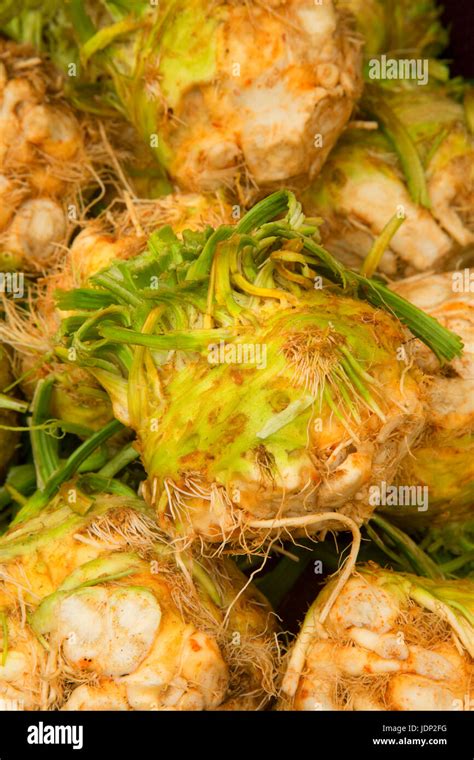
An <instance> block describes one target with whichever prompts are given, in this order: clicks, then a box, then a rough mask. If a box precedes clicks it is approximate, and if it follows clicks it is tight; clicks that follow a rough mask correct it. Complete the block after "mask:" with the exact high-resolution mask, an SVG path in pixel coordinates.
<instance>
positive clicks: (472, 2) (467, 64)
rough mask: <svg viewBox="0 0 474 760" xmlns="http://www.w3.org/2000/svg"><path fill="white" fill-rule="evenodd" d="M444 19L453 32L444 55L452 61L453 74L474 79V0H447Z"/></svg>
mask: <svg viewBox="0 0 474 760" xmlns="http://www.w3.org/2000/svg"><path fill="white" fill-rule="evenodd" d="M442 20H443V23H444V24H445V25H446V26H449V27H450V32H451V33H450V37H451V43H450V45H449V47H448V49H447V50H446V52H445V53H444V54H443V56H442V57H443V58H445V59H448V60H450V61H452V65H451V74H452V75H453V76H458V75H462V76H464V77H467V78H472V79H474V41H473V34H474V0H446V3H445V8H444V12H443V16H442Z"/></svg>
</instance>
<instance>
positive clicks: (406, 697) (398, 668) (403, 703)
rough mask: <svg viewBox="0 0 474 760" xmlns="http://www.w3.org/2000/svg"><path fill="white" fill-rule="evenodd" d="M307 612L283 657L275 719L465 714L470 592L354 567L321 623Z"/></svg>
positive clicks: (321, 601) (472, 618) (466, 583)
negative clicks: (335, 713)
mask: <svg viewBox="0 0 474 760" xmlns="http://www.w3.org/2000/svg"><path fill="white" fill-rule="evenodd" d="M334 585H335V581H330V582H329V583H328V584H327V585H326V586H325V587H324V589H323V590H322V591H321V593H320V594H319V596H318V597H317V599H316V601H315V602H314V603H313V604H312V605H311V607H310V609H309V610H308V612H307V614H306V617H305V619H304V622H303V624H302V627H301V630H300V633H299V635H298V637H297V639H296V641H295V643H294V645H293V647H292V649H291V650H290V652H289V655H288V661H287V666H286V672H285V675H284V678H283V682H282V688H281V697H280V702H279V709H284V710H403V711H407V710H469V709H471V705H472V699H473V697H474V694H473V691H472V684H471V680H472V664H473V657H474V614H473V613H474V604H473V600H474V583H473V581H472V580H467V579H466V580H455V581H445V580H439V579H438V580H432V579H430V578H421V577H417V576H415V575H409V574H403V573H396V572H393V571H391V570H383V569H382V568H380V567H378V566H377V565H375V564H373V563H370V564H369V565H366V566H359V567H358V568H357V571H356V573H355V574H354V575H353V576H352V578H351V579H350V580H349V581H348V582H347V584H346V585H345V586H344V588H343V590H342V591H341V592H340V594H339V595H338V597H337V599H336V601H335V602H334V604H333V606H332V608H331V610H330V612H329V614H326V615H325V614H324V607H325V604H326V601H327V599H328V597H329V596H330V595H331V594H332V592H333V588H334Z"/></svg>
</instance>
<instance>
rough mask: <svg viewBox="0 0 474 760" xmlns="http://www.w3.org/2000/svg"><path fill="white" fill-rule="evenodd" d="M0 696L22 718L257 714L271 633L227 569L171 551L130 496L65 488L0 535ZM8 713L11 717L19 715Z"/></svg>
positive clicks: (269, 620)
mask: <svg viewBox="0 0 474 760" xmlns="http://www.w3.org/2000/svg"><path fill="white" fill-rule="evenodd" d="M0 562H1V564H2V579H1V582H0V596H1V605H2V620H3V635H2V634H1V633H0V635H1V638H2V644H3V647H2V648H3V659H2V661H1V664H0V698H3V699H5V700H15V701H16V703H18V704H20V705H21V706H22V707H24V708H26V709H63V710H188V709H189V710H216V709H246V710H255V709H259V708H260V707H263V706H264V705H265V703H266V702H267V700H268V698H269V695H270V694H271V693H272V691H273V678H274V674H275V666H276V663H277V649H276V646H275V640H274V630H275V625H274V622H273V615H272V613H271V611H270V608H269V607H268V605H267V604H266V602H265V600H264V598H263V597H262V596H261V595H260V594H259V593H258V592H257V591H256V590H255V589H254V588H252V587H251V586H247V587H246V588H244V586H245V585H246V583H245V582H246V579H245V578H244V576H242V575H241V574H240V573H239V571H238V570H237V569H236V567H235V566H234V565H233V563H232V562H231V561H229V560H225V559H224V560H215V561H212V560H207V559H204V558H199V559H198V558H195V557H193V556H191V555H189V554H184V553H182V554H179V555H177V554H176V553H175V552H174V551H173V549H172V547H169V546H167V544H166V542H165V540H164V537H163V535H162V534H161V533H160V532H159V530H158V529H157V526H156V521H155V520H154V517H153V514H152V513H151V512H150V511H149V509H147V508H146V506H145V505H144V503H143V502H142V501H141V500H139V499H137V498H133V497H122V496H112V495H106V494H102V495H96V496H95V497H94V496H93V497H92V498H90V499H89V500H88V501H84V500H81V498H80V495H79V493H78V491H77V489H76V487H75V484H74V483H70V484H67V485H66V486H65V488H64V490H63V491H62V492H61V493H60V494H59V495H57V496H56V497H55V498H54V499H53V500H52V501H51V502H50V504H49V505H48V506H47V507H46V508H45V509H44V510H43V512H42V513H41V515H40V516H39V517H36V518H32V519H31V520H29V521H26V522H23V523H22V524H21V525H20V526H18V527H15V528H11V529H10V530H9V531H8V532H7V533H6V534H5V535H4V536H3V537H2V538H1V539H0ZM20 709H21V708H20Z"/></svg>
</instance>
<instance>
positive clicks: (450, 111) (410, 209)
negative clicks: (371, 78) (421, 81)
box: [303, 80, 474, 276]
mask: <svg viewBox="0 0 474 760" xmlns="http://www.w3.org/2000/svg"><path fill="white" fill-rule="evenodd" d="M390 84H391V86H390V87H388V86H381V85H380V83H379V85H378V86H377V87H375V86H374V85H373V84H372V85H371V86H370V87H368V88H367V90H366V94H365V97H364V100H363V101H362V104H361V108H362V112H363V114H364V115H365V117H366V118H368V119H370V121H366V123H365V125H364V124H363V123H362V124H361V123H360V122H359V123H357V122H356V123H355V124H354V128H352V129H349V130H347V132H346V134H345V135H344V136H343V137H342V138H341V140H340V142H339V143H338V145H337V146H336V148H335V150H334V151H333V152H332V153H331V155H330V157H329V160H328V161H327V163H326V164H325V166H324V169H323V171H322V174H321V175H320V176H319V177H318V178H317V179H316V181H315V182H314V183H313V185H312V186H311V187H310V188H309V189H308V190H307V191H306V193H305V195H304V196H303V204H304V207H305V209H306V211H307V212H308V213H311V214H321V215H322V216H323V217H324V218H325V224H324V226H323V228H322V236H323V241H324V242H325V244H326V245H327V246H328V248H329V249H330V250H332V251H333V252H334V253H336V254H338V255H339V256H340V257H341V258H342V259H343V260H344V261H346V262H348V263H349V264H351V265H355V264H357V263H358V261H360V259H362V258H364V257H365V256H366V255H367V253H368V251H369V249H370V246H371V244H372V242H373V239H374V237H377V235H379V234H380V233H381V232H382V229H383V228H384V227H385V225H386V224H387V222H388V221H389V219H390V218H391V217H393V216H394V215H398V216H399V217H404V218H405V221H404V223H403V225H402V226H401V228H400V229H399V230H398V231H397V233H396V234H395V235H394V236H393V239H392V240H391V242H390V246H389V247H388V249H387V251H386V253H385V255H384V257H383V258H382V261H381V264H380V268H381V270H382V271H385V272H387V273H389V274H390V275H392V276H393V275H400V274H405V275H409V274H413V273H416V272H423V271H428V270H430V269H434V268H438V269H439V268H440V267H442V266H444V265H445V263H446V260H447V258H448V256H452V255H453V253H455V252H457V251H458V250H461V249H463V248H466V247H468V246H470V245H472V242H473V240H474V223H473V218H472V205H473V198H474V143H473V137H472V133H471V131H470V128H469V122H468V117H467V114H466V111H465V108H464V106H463V102H462V97H461V96H462V94H463V89H465V87H463V86H462V85H460V83H459V82H458V81H457V80H453V81H452V82H450V83H447V84H445V85H441V84H433V85H429V86H427V87H426V88H425V87H420V86H415V85H413V84H412V83H407V82H403V83H396V84H394V83H392V82H391V83H390ZM369 127H370V129H369Z"/></svg>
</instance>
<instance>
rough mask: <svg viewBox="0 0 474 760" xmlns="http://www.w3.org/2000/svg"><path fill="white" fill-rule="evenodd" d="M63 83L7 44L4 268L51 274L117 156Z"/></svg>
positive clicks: (1, 65) (2, 114)
mask: <svg viewBox="0 0 474 760" xmlns="http://www.w3.org/2000/svg"><path fill="white" fill-rule="evenodd" d="M63 86H64V84H63V77H62V76H61V74H60V73H59V72H58V71H57V70H56V69H55V68H54V67H53V66H52V65H51V64H50V63H49V62H46V61H45V60H43V59H41V58H39V57H38V55H37V54H36V52H35V51H34V50H33V48H30V47H25V46H19V45H15V44H14V43H11V42H7V41H5V40H1V41H0V119H1V125H2V126H1V136H0V207H1V211H0V265H1V269H2V271H9V270H17V269H19V270H20V271H25V270H26V271H30V270H31V271H33V272H38V271H44V270H45V269H46V268H47V267H50V266H52V265H53V264H54V263H55V262H56V261H58V259H60V258H61V254H62V252H63V248H64V245H65V243H66V242H67V240H68V237H69V236H70V233H71V231H72V230H73V228H74V227H75V226H76V224H77V222H78V221H79V220H80V218H81V217H82V216H83V214H84V210H85V208H86V206H87V195H88V192H89V191H90V190H91V189H95V190H101V191H102V192H103V190H104V180H105V179H106V178H107V177H108V176H109V175H110V173H111V170H110V166H109V165H110V156H109V155H108V152H107V150H106V148H105V146H104V144H103V142H102V137H101V132H100V128H99V124H98V122H96V121H95V120H94V119H93V118H92V117H89V116H84V115H80V116H79V115H77V113H76V112H75V111H74V109H73V108H72V107H71V106H70V105H69V104H68V103H67V102H66V100H65V98H64V94H63Z"/></svg>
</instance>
